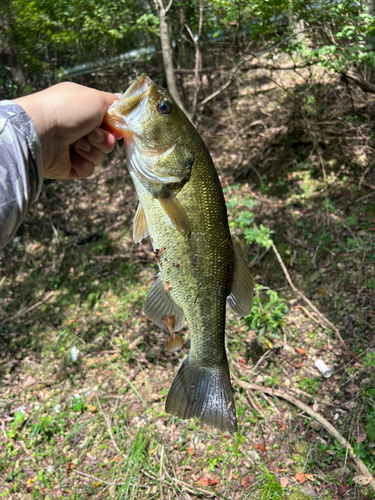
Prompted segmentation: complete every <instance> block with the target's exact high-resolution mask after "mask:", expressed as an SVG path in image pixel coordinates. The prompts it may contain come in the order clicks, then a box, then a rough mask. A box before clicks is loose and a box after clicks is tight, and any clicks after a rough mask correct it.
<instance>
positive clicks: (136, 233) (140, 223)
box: [133, 202, 150, 243]
mask: <svg viewBox="0 0 375 500" xmlns="http://www.w3.org/2000/svg"><path fill="white" fill-rule="evenodd" d="M148 236H150V233H149V232H148V227H147V221H146V216H145V211H144V210H143V207H142V205H141V202H139V203H138V208H137V212H136V214H135V217H134V222H133V240H134V243H139V242H140V241H142V240H143V239H144V238H147V237H148Z"/></svg>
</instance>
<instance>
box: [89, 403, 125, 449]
mask: <svg viewBox="0 0 375 500" xmlns="http://www.w3.org/2000/svg"><path fill="white" fill-rule="evenodd" d="M95 399H96V402H97V403H98V406H99V409H100V413H101V414H102V415H103V418H104V420H105V422H106V424H107V429H108V433H109V435H110V438H111V441H112V444H113V446H114V447H115V450H116V451H117V453H118V454H119V455H120V456H123V453H122V452H121V451H120V449H119V447H118V446H117V443H116V441H115V438H114V437H113V434H112V431H111V422H110V421H109V420H108V417H107V415H105V413H104V411H103V408H102V405H101V404H100V401H99V398H98V395H97V394H95Z"/></svg>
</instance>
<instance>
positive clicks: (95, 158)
mask: <svg viewBox="0 0 375 500" xmlns="http://www.w3.org/2000/svg"><path fill="white" fill-rule="evenodd" d="M74 149H75V151H76V152H77V153H78V154H79V155H80V156H82V158H85V159H86V160H88V161H89V162H91V163H92V164H93V165H94V166H95V167H97V166H99V165H100V164H101V163H102V161H103V160H104V153H103V152H102V151H101V150H100V149H98V148H96V147H94V146H92V145H91V144H90V143H89V142H88V141H87V140H86V139H84V138H82V139H80V140H79V141H77V142H76V143H75V144H74Z"/></svg>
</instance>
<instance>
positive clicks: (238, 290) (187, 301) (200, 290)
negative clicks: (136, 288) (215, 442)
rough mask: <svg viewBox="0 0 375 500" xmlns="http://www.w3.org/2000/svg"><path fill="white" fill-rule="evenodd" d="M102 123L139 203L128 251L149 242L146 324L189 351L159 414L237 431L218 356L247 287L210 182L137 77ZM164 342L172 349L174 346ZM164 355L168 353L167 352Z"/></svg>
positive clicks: (193, 137)
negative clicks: (118, 140) (152, 260)
mask: <svg viewBox="0 0 375 500" xmlns="http://www.w3.org/2000/svg"><path fill="white" fill-rule="evenodd" d="M104 122H105V123H107V124H108V125H109V126H110V127H112V128H115V129H116V130H120V131H121V132H122V134H123V136H124V142H125V148H126V157H127V166H128V169H129V172H130V175H131V177H132V180H133V182H134V186H135V189H136V191H137V194H138V198H139V205H138V209H137V213H136V216H135V220H134V227H133V237H134V241H135V242H139V241H141V239H142V238H145V237H147V236H150V239H151V242H152V246H153V249H154V253H155V256H156V259H157V262H158V266H159V270H160V272H159V274H158V275H157V278H156V281H155V283H154V284H153V286H152V288H151V290H150V292H149V294H148V296H147V299H146V302H145V306H144V312H145V314H146V316H147V317H148V318H149V319H150V320H151V321H153V322H154V323H155V324H156V325H158V326H159V327H161V328H165V327H167V328H168V329H169V330H170V331H171V333H172V334H174V332H178V331H179V330H180V329H181V328H182V327H183V326H184V324H185V319H186V321H187V324H188V326H189V331H190V336H191V346H190V351H189V354H188V357H187V358H186V359H185V361H184V363H183V364H182V366H181V367H180V369H179V371H178V373H177V375H176V378H175V379H174V381H173V384H172V386H171V388H170V391H169V394H168V396H167V401H166V406H165V409H166V411H167V412H168V413H171V414H173V415H177V416H178V417H180V418H183V419H187V418H190V417H198V418H199V419H200V420H201V421H202V422H204V423H206V424H208V425H210V426H212V427H216V428H218V429H220V430H221V431H230V432H235V431H236V430H237V419H236V410H235V404H234V399H233V391H232V387H231V383H230V374H229V366H228V360H227V356H226V352H225V307H226V301H228V303H229V305H230V307H231V308H232V309H233V310H234V311H235V312H237V313H239V314H240V315H246V314H249V312H250V310H251V306H252V298H253V288H254V283H253V279H252V277H251V274H250V272H249V270H248V267H247V265H246V264H245V262H244V261H243V260H242V258H241V257H240V256H239V255H238V253H237V252H236V251H235V249H234V247H233V244H232V239H231V235H230V232H229V227H228V220H227V211H226V206H225V201H224V196H223V192H222V188H221V185H220V181H219V178H218V175H217V173H216V170H215V167H214V164H213V162H212V159H211V156H210V154H209V152H208V149H207V147H206V146H205V144H204V142H203V140H202V138H201V137H200V135H199V134H198V132H197V131H196V129H195V127H194V126H193V125H192V123H191V122H190V121H189V119H188V118H187V117H186V115H185V114H184V113H183V112H182V111H181V109H180V108H179V107H178V106H177V104H176V103H175V101H174V100H173V98H172V97H171V95H170V94H169V93H168V91H166V90H165V89H163V88H162V87H160V86H159V85H157V84H156V83H155V82H153V81H152V80H151V79H150V78H149V77H147V76H146V75H141V76H140V77H139V78H138V79H137V80H136V81H135V82H134V83H133V84H132V85H131V86H130V87H129V89H128V90H127V91H126V92H125V94H124V95H123V96H122V98H121V99H120V100H118V101H115V102H114V103H113V105H112V106H111V107H110V108H109V110H108V112H107V114H106V117H105V119H104ZM178 339H179V337H177V336H176V337H175V338H174V337H173V338H172V344H174V343H176V342H177V343H179V341H178ZM172 347H173V346H172Z"/></svg>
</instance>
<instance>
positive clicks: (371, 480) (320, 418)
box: [236, 377, 375, 491]
mask: <svg viewBox="0 0 375 500" xmlns="http://www.w3.org/2000/svg"><path fill="white" fill-rule="evenodd" d="M236 382H237V383H238V385H239V386H241V387H243V388H244V389H245V390H246V389H250V390H253V391H259V392H261V393H265V394H269V395H270V396H277V397H278V398H282V399H285V400H286V401H289V403H292V404H293V405H294V406H297V408H300V409H301V410H302V411H304V412H305V413H307V414H308V415H309V416H310V417H312V418H314V419H315V420H317V421H318V422H319V423H320V424H321V425H322V426H323V427H324V429H325V430H326V431H327V432H329V434H331V436H333V437H334V438H335V439H337V441H339V443H340V444H341V446H342V447H343V448H346V449H347V450H348V451H349V454H350V456H351V457H352V459H353V460H354V461H355V463H356V464H357V466H358V468H359V470H360V471H361V473H362V474H363V475H364V476H365V477H366V479H367V480H368V484H369V485H370V486H371V488H372V489H373V490H374V491H375V479H374V477H373V476H372V474H371V472H370V471H369V470H368V468H367V467H366V465H365V464H364V463H363V461H362V460H361V459H360V458H359V457H358V456H357V455H356V454H355V453H354V450H353V447H352V445H351V444H350V443H349V441H347V440H346V439H345V438H344V436H342V435H341V434H340V433H339V432H338V430H337V429H336V428H335V427H333V425H332V424H331V423H330V422H328V420H327V419H325V418H324V417H323V416H322V415H320V414H319V413H317V412H315V411H314V410H313V409H312V408H311V407H310V406H308V405H306V404H305V403H302V401H300V400H299V399H296V398H295V397H294V396H291V395H290V394H288V393H286V392H284V391H280V390H279V389H271V388H270V387H263V386H262V385H257V384H249V383H247V382H243V381H242V380H239V379H238V378H237V377H236Z"/></svg>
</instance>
